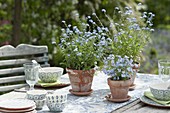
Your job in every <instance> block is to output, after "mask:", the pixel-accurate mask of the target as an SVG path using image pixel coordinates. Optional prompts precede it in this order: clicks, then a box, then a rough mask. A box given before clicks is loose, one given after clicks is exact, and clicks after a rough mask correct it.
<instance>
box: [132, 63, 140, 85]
mask: <svg viewBox="0 0 170 113" xmlns="http://www.w3.org/2000/svg"><path fill="white" fill-rule="evenodd" d="M139 68H140V63H138V62H135V65H133V66H132V69H133V70H134V71H135V72H134V74H133V75H132V77H131V81H132V83H131V86H133V84H134V81H135V78H136V73H137V72H138V71H139Z"/></svg>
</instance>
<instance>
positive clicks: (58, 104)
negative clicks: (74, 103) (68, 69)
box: [46, 92, 67, 112]
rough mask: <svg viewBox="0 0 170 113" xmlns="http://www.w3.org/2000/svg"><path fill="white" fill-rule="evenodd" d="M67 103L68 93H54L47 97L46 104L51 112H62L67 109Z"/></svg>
mask: <svg viewBox="0 0 170 113" xmlns="http://www.w3.org/2000/svg"><path fill="white" fill-rule="evenodd" d="M66 103H67V94H66V93H64V92H63V93H57V92H55V93H53V94H48V95H47V96H46V104H47V107H48V108H49V109H50V111H53V112H61V111H63V109H64V108H65V106H66Z"/></svg>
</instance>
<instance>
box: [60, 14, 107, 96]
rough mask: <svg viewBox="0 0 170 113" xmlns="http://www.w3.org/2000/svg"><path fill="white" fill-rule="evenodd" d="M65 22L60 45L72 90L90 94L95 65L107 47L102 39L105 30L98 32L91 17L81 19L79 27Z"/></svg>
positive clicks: (79, 93) (81, 93) (75, 92)
mask: <svg viewBox="0 0 170 113" xmlns="http://www.w3.org/2000/svg"><path fill="white" fill-rule="evenodd" d="M89 18H90V17H89ZM89 22H91V23H93V24H89ZM63 23H64V25H65V29H62V36H61V38H60V39H61V43H60V45H59V46H60V48H61V50H62V52H63V54H64V59H65V60H64V64H65V65H66V67H67V68H66V71H67V73H68V75H69V79H70V82H71V86H72V89H71V90H70V92H71V93H72V94H75V95H88V94H90V93H91V92H92V89H91V85H92V81H93V75H94V73H95V66H97V65H98V64H99V63H100V62H101V58H102V57H103V55H104V50H105V49H104V48H106V47H107V46H106V43H104V41H103V40H104V39H102V38H103V35H104V34H105V30H101V31H100V32H97V30H96V29H95V28H94V27H95V26H96V24H95V22H92V20H89V19H87V21H80V25H79V27H78V26H72V25H70V24H69V25H67V24H66V22H65V21H63ZM99 28H100V27H99Z"/></svg>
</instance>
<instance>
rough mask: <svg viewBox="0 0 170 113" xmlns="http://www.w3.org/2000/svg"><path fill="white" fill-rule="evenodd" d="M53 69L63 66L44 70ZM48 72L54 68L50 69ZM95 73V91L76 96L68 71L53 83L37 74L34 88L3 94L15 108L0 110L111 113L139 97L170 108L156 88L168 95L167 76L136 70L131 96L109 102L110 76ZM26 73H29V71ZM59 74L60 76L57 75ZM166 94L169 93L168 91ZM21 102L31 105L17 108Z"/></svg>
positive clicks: (33, 112) (1, 106) (3, 99)
mask: <svg viewBox="0 0 170 113" xmlns="http://www.w3.org/2000/svg"><path fill="white" fill-rule="evenodd" d="M50 68H51V69H54V68H55V70H57V69H60V67H48V69H47V68H46V69H47V71H45V73H47V72H48V70H50ZM56 68H57V69H56ZM41 70H43V68H41ZM34 71H35V70H34ZM49 72H53V71H52V70H50V71H49ZM160 72H161V71H160ZM32 74H34V75H35V76H37V75H40V74H36V73H33V72H32ZM48 75H50V74H47V75H46V76H48ZM95 75H96V76H94V79H93V84H92V89H93V91H92V92H91V94H90V95H86V96H82V95H74V94H73V93H71V92H70V91H69V90H70V89H71V86H70V82H69V76H68V74H63V71H62V69H61V71H60V75H59V76H60V77H59V78H58V79H55V80H53V79H52V80H53V81H51V82H50V83H49V81H48V82H44V81H43V79H42V78H41V79H40V77H37V79H36V80H35V79H31V80H33V81H34V80H35V81H36V82H34V83H33V82H32V83H33V84H34V85H33V88H30V87H29V88H28V87H25V88H21V89H16V90H14V91H13V92H10V93H8V94H6V95H2V96H0V101H1V102H2V103H8V102H10V103H11V101H12V103H13V105H11V106H12V107H11V106H10V105H9V106H8V104H6V105H7V106H3V104H0V111H1V112H12V111H13V110H14V109H16V112H18V113H19V112H23V111H24V112H28V113H36V112H37V113H48V112H49V113H50V112H55V111H60V112H63V113H79V112H82V113H85V112H92V113H95V112H97V113H100V112H101V113H109V112H111V111H114V110H117V109H119V108H122V107H124V106H126V105H129V104H131V103H133V102H135V101H136V100H138V99H140V101H141V102H143V103H145V104H147V105H149V106H154V107H161V108H169V107H170V104H169V103H170V101H169V96H168V99H167V100H159V99H157V98H156V96H155V95H157V93H156V92H158V91H157V90H159V89H161V92H162V90H163V91H164V92H165V94H167V91H169V89H168V86H169V82H168V79H167V82H165V83H164V82H162V76H161V75H153V74H142V73H137V74H136V78H135V82H134V84H135V87H134V89H133V90H129V92H128V95H129V96H130V97H131V98H130V99H129V100H127V101H123V102H115V101H114V102H113V101H112V100H111V101H110V100H109V99H107V98H108V97H107V96H108V95H110V91H109V86H108V85H107V75H105V74H104V73H103V72H101V71H96V73H95ZM25 76H27V75H26V73H25ZM50 76H51V75H50ZM56 76H58V75H57V74H56ZM35 78H36V77H35ZM103 78H105V79H103ZM166 78H167V77H166ZM46 79H47V78H46ZM164 80H165V79H164ZM39 81H43V82H42V83H43V84H41V85H42V86H37V84H38V82H39ZM28 83H30V82H28ZM58 84H67V85H65V86H62V87H58V86H55V85H58ZM53 85H54V86H53ZM155 90H156V92H155ZM161 94H162V93H161ZM167 95H169V92H168V94H167ZM158 97H161V96H158ZM21 101H22V102H23V105H25V103H26V104H27V103H28V102H27V101H29V102H30V103H32V104H27V106H24V107H22V106H21V107H18V105H20V104H18V103H21ZM25 101H26V102H25ZM24 102H25V103H24ZM14 103H15V104H14ZM75 106H76V107H75Z"/></svg>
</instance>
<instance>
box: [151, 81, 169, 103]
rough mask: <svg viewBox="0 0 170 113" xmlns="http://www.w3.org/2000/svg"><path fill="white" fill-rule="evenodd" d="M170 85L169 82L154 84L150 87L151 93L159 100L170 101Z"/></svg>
mask: <svg viewBox="0 0 170 113" xmlns="http://www.w3.org/2000/svg"><path fill="white" fill-rule="evenodd" d="M169 85H170V83H169V82H166V83H156V84H152V85H150V91H151V93H152V94H153V96H154V97H155V98H156V99H158V100H165V101H166V100H170V89H168V86H169Z"/></svg>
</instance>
